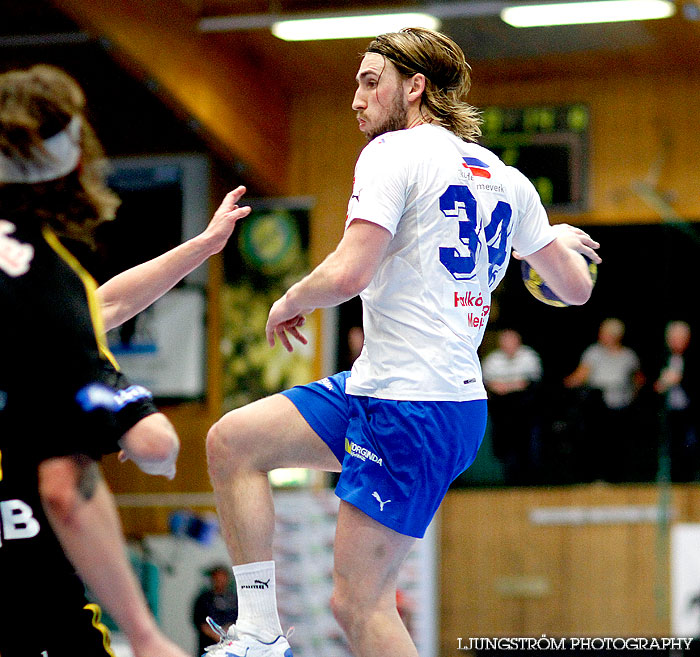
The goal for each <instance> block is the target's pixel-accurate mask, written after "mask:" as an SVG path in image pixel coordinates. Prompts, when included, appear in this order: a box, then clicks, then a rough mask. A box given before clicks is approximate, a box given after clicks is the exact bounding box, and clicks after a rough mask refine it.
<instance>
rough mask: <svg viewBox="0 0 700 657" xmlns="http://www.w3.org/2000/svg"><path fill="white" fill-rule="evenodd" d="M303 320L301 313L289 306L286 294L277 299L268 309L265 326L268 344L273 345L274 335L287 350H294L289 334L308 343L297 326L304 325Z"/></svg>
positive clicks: (302, 342)
mask: <svg viewBox="0 0 700 657" xmlns="http://www.w3.org/2000/svg"><path fill="white" fill-rule="evenodd" d="M305 321H306V319H305V317H304V315H303V314H301V313H299V312H296V311H294V310H292V309H291V308H289V304H288V302H287V298H286V296H284V297H282V298H281V299H278V300H277V301H275V303H274V304H273V305H272V308H271V309H270V314H269V316H268V318H267V324H266V326H265V335H266V336H267V342H268V344H269V345H270V346H271V347H274V346H275V336H277V337H278V338H279V340H280V342H281V343H282V346H283V347H284V348H285V349H286V350H287V351H289V352H292V351H294V345H293V344H292V342H291V340H290V339H289V336H292V337H293V338H294V339H295V340H297V341H298V342H300V343H301V344H308V342H309V341H308V340H307V339H306V338H305V337H304V335H303V334H302V333H301V332H300V331H299V328H300V327H302V326H303V325H304V322H305Z"/></svg>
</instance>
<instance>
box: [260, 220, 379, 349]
mask: <svg viewBox="0 0 700 657" xmlns="http://www.w3.org/2000/svg"><path fill="white" fill-rule="evenodd" d="M390 241H391V233H390V232H389V231H388V230H387V229H386V228H383V227H382V226H379V225H378V224H374V223H372V222H370V221H365V220H364V219H355V221H353V222H352V223H351V224H350V226H348V228H347V230H346V231H345V235H344V236H343V239H342V240H340V243H339V244H338V246H337V247H336V249H335V251H333V253H331V254H330V255H329V256H328V257H327V258H326V259H325V260H324V261H323V262H322V263H321V264H320V265H319V266H318V267H316V268H315V269H314V270H313V271H312V272H311V273H310V274H309V275H308V276H306V277H305V278H303V279H302V280H300V281H299V282H298V283H295V284H294V285H292V287H290V288H289V290H287V293H286V294H285V295H284V296H283V297H282V298H281V299H278V300H277V301H276V302H275V303H274V305H273V306H272V309H271V310H270V315H269V317H268V319H267V326H266V328H265V333H266V334H267V341H268V342H269V344H270V346H274V344H275V336H277V337H278V338H279V339H280V342H282V344H283V345H284V348H285V349H286V350H287V351H292V350H293V346H292V343H291V342H290V340H289V336H288V335H287V333H289V335H291V336H292V337H294V338H295V339H296V340H298V341H299V342H301V343H302V344H306V338H305V337H304V336H303V335H302V334H301V333H300V332H299V327H300V326H302V325H303V323H304V317H305V316H306V315H308V314H309V313H310V312H312V311H313V310H314V309H316V308H329V307H331V306H337V305H338V304H341V303H343V302H344V301H347V300H348V299H352V298H353V297H355V296H357V295H358V294H359V293H360V292H362V290H364V289H365V288H366V287H367V286H368V285H369V283H370V281H371V280H372V277H373V276H374V274H375V272H376V271H377V268H378V267H379V265H380V263H381V262H382V259H383V258H384V254H385V253H386V249H387V247H388V246H389V242H390Z"/></svg>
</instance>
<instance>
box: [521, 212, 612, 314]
mask: <svg viewBox="0 0 700 657" xmlns="http://www.w3.org/2000/svg"><path fill="white" fill-rule="evenodd" d="M555 228H556V230H557V236H556V238H555V239H554V240H552V241H551V242H550V243H549V244H547V245H546V246H544V247H542V248H541V249H539V250H538V251H535V252H534V253H531V254H530V255H528V256H526V257H525V258H524V259H525V260H527V262H528V263H529V264H530V266H531V267H532V268H533V269H535V270H536V271H537V273H538V274H539V275H540V276H542V278H543V279H544V280H545V282H546V283H547V285H549V287H550V288H552V290H553V291H554V293H555V294H556V295H557V296H559V298H561V299H562V300H563V301H565V302H566V303H568V304H570V305H573V306H580V305H583V304H584V303H586V301H588V299H590V297H591V292H592V291H593V281H592V280H591V275H590V273H589V271H588V263H587V262H586V258H588V259H589V260H591V261H592V262H595V263H596V264H600V263H601V262H602V260H601V258H600V256H599V255H598V254H597V253H596V249H598V248H599V247H600V244H599V243H598V242H596V241H595V240H594V239H593V238H591V236H590V235H589V234H588V233H586V232H585V231H583V230H581V229H580V228H575V227H574V226H569V225H568V224H559V225H558V226H555ZM514 256H515V257H516V258H520V256H518V254H514ZM584 256H586V258H584ZM521 259H522V258H521Z"/></svg>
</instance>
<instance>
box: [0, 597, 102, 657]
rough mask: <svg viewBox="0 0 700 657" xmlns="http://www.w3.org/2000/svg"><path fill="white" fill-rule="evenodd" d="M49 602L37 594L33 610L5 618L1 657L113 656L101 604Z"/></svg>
mask: <svg viewBox="0 0 700 657" xmlns="http://www.w3.org/2000/svg"><path fill="white" fill-rule="evenodd" d="M47 586H51V585H50V584H47ZM46 602H47V601H46V599H45V598H44V596H42V594H41V591H37V596H36V600H35V601H34V605H35V606H34V608H27V607H26V606H25V607H24V613H23V616H22V617H21V618H15V619H12V620H11V619H8V618H4V619H3V621H2V623H1V624H2V626H3V629H2V634H1V636H0V655H2V657H114V653H113V652H112V650H111V649H110V635H109V630H108V628H107V627H106V626H105V625H104V624H103V623H102V610H101V609H100V607H99V606H98V605H96V604H94V603H88V602H87V600H81V601H79V602H77V601H76V602H75V603H67V602H65V601H62V602H61V603H59V604H55V605H53V604H52V605H48V606H47V605H46ZM13 604H14V603H13ZM3 615H5V614H4V613H3ZM6 624H7V625H6Z"/></svg>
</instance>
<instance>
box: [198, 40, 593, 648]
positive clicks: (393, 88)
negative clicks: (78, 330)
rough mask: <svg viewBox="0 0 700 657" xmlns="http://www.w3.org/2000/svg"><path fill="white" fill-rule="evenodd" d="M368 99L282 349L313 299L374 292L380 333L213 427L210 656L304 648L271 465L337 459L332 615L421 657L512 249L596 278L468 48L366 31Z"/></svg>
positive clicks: (578, 281) (317, 302) (366, 298)
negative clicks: (342, 204)
mask: <svg viewBox="0 0 700 657" xmlns="http://www.w3.org/2000/svg"><path fill="white" fill-rule="evenodd" d="M357 84H358V88H357V91H356V93H355V98H354V101H353V104H352V107H353V110H354V111H355V112H356V113H357V118H358V122H359V127H360V130H361V131H362V132H363V133H364V134H365V135H366V136H367V138H368V140H370V143H369V145H368V146H367V147H366V148H365V149H364V150H363V152H362V154H361V155H360V157H359V160H358V162H357V165H356V169H355V182H354V189H353V191H352V197H351V199H350V204H349V208H348V215H347V221H346V229H345V234H344V236H343V238H342V240H341V241H340V243H339V244H338V246H337V248H336V250H335V251H334V252H333V253H331V254H330V255H329V256H328V257H327V258H326V259H325V260H324V261H323V262H322V263H321V264H320V265H319V266H318V267H316V269H314V271H312V272H311V274H309V275H308V276H307V277H305V278H304V279H303V280H301V281H300V282H299V283H297V284H295V285H293V286H292V287H291V288H290V289H289V290H288V291H287V293H286V294H285V295H284V296H283V297H282V298H281V299H279V300H278V301H277V302H276V303H275V304H274V305H273V307H272V309H271V311H270V315H269V318H268V323H267V329H266V332H267V337H268V341H269V342H270V344H274V342H275V338H276V337H277V338H279V340H280V341H281V342H282V344H283V345H284V346H285V348H287V349H288V350H291V349H292V348H293V347H292V343H291V341H290V339H291V338H294V339H296V340H299V341H300V342H302V343H304V342H306V339H305V338H304V337H303V335H302V334H301V333H300V331H299V327H300V326H301V325H302V324H303V322H304V317H305V316H306V315H307V314H308V313H310V312H312V311H313V310H314V309H315V308H323V307H329V306H335V305H338V304H340V303H342V302H344V301H346V300H348V299H350V298H352V297H354V296H356V295H357V294H360V293H361V296H362V301H363V315H364V318H363V325H364V330H365V344H364V347H363V350H362V353H361V355H360V357H359V358H358V359H357V360H356V361H355V363H354V365H353V368H352V373H348V372H343V373H340V374H337V375H335V376H333V377H330V378H327V379H323V380H322V381H319V382H316V383H312V384H310V385H308V386H303V387H299V388H293V389H292V390H289V391H286V392H285V393H283V394H280V395H273V396H272V397H268V398H266V399H263V400H259V401H256V402H254V403H252V404H250V405H248V406H246V407H243V408H241V409H238V410H235V411H233V412H231V413H228V414H227V415H226V416H224V417H223V418H222V419H221V420H220V421H219V422H218V423H217V424H216V425H215V426H214V427H213V428H212V429H211V431H210V433H209V436H208V439H207V447H208V457H209V467H210V475H211V477H212V481H213V484H214V489H215V493H216V498H217V504H218V509H219V513H220V516H221V521H222V531H223V534H224V537H225V540H226V542H227V545H228V548H229V551H230V554H231V557H232V559H233V563H234V564H237V565H236V566H234V569H233V570H234V575H235V578H236V582H237V586H238V605H239V606H238V609H239V615H238V621H237V624H236V628H235V629H233V630H230V631H229V633H228V636H227V637H224V638H222V641H221V642H220V643H219V644H218V646H217V647H216V648H215V649H214V651H213V654H216V655H229V656H234V655H235V656H242V655H247V657H291V655H292V651H291V649H290V648H289V644H288V642H287V640H286V638H285V637H284V636H283V635H282V629H281V627H280V621H279V617H278V614H277V608H276V600H275V573H274V562H273V561H272V538H273V531H274V509H273V504H272V498H271V493H270V488H269V484H268V481H267V472H268V471H269V470H272V469H274V468H278V467H288V466H301V467H309V468H317V469H322V470H328V471H335V472H338V471H341V470H342V473H341V475H340V478H339V482H338V486H337V488H336V493H337V494H338V496H339V497H340V498H341V503H340V511H339V515H338V526H337V532H336V539H335V572H334V592H333V596H332V600H331V606H332V608H333V612H334V614H335V616H336V618H337V620H338V622H339V623H340V625H341V626H342V628H343V630H344V631H345V634H346V635H347V637H348V640H349V643H350V648H351V650H352V652H353V654H354V655H357V656H358V657H375V656H376V657H379V656H381V657H392V656H397V657H398V656H400V657H411V656H413V657H416V656H417V654H418V653H417V652H416V648H415V646H414V644H413V642H412V640H411V637H410V636H409V634H408V632H407V631H406V628H405V627H404V625H403V623H402V622H401V619H400V617H399V614H398V611H397V608H396V578H397V574H398V571H399V568H400V566H401V564H402V562H403V561H404V558H405V557H406V555H407V553H408V551H409V550H410V549H411V547H412V545H413V544H414V542H415V539H416V537H422V536H423V534H424V532H425V530H426V528H427V526H428V524H429V523H430V520H431V519H432V517H433V514H434V513H435V511H436V510H437V508H438V506H439V504H440V502H441V501H442V498H443V496H444V495H445V492H446V491H447V489H448V486H449V485H450V483H451V482H452V480H453V479H454V478H455V477H456V476H458V475H459V474H460V473H461V472H462V471H463V470H464V469H465V468H467V467H468V466H469V465H470V464H471V462H472V461H473V460H474V457H475V455H476V452H477V449H478V447H479V444H480V442H481V439H482V436H483V433H484V427H485V424H486V391H485V389H484V386H483V383H482V380H481V370H480V366H479V362H478V358H477V353H476V350H477V347H478V346H479V343H480V341H481V339H482V336H483V333H484V328H485V326H486V323H487V321H488V316H489V309H490V303H491V291H492V290H493V289H494V288H495V287H496V285H497V284H498V282H499V281H500V279H501V278H502V277H503V275H504V273H505V268H506V265H507V263H508V259H509V256H510V250H511V245H513V246H515V248H516V249H517V250H518V254H519V257H521V258H522V257H526V258H527V259H528V261H529V262H530V263H531V264H532V265H533V266H534V267H535V268H536V269H537V271H538V272H539V273H540V274H542V275H543V277H544V278H545V280H546V281H547V282H548V283H549V284H550V285H551V286H552V288H553V289H554V290H556V292H557V293H558V294H559V295H560V296H561V297H562V298H564V299H566V300H567V301H568V302H570V303H574V304H581V303H584V302H585V301H586V300H587V299H588V298H589V296H590V293H591V288H592V284H591V279H590V276H589V275H588V270H587V267H586V261H585V259H584V258H583V256H582V255H581V254H586V255H587V256H588V257H589V258H591V259H593V260H594V261H595V262H600V258H599V257H598V256H597V254H596V253H595V250H594V249H596V248H597V247H598V244H597V243H596V242H594V241H593V240H592V239H591V238H590V237H589V236H588V235H586V234H585V233H583V231H580V230H577V229H574V228H571V227H568V226H563V227H559V228H558V229H557V230H555V229H553V228H552V227H551V226H550V225H549V223H548V221H547V216H546V213H545V211H544V209H543V207H542V205H541V203H540V201H539V198H538V196H537V193H536V192H535V189H534V187H533V186H532V184H531V183H530V182H529V181H528V180H527V179H526V178H525V177H524V176H523V175H522V174H521V173H519V172H518V171H516V170H515V169H512V168H510V167H506V166H505V165H504V164H503V163H502V162H501V161H500V160H499V159H498V158H497V157H496V156H495V155H494V154H493V153H491V152H489V151H487V150H486V149H484V148H481V147H480V146H477V145H476V144H475V143H473V142H474V140H475V139H476V138H477V137H478V136H479V134H480V130H479V118H478V114H477V112H476V110H475V109H474V108H473V107H471V106H470V105H468V104H467V103H466V102H465V96H466V94H467V91H468V89H469V85H470V76H469V66H468V64H467V62H466V61H465V58H464V54H463V53H462V51H461V50H460V49H459V47H458V46H457V45H456V44H455V43H454V42H453V41H452V40H451V39H449V38H447V37H446V36H444V35H442V34H439V33H437V32H433V31H430V30H425V29H419V28H407V29H405V30H402V31H401V32H399V33H392V34H385V35H383V36H380V37H378V38H377V39H375V40H374V41H373V42H372V43H371V44H370V46H369V48H368V50H367V52H366V54H365V56H364V58H363V60H362V62H361V64H360V69H359V72H358V74H357Z"/></svg>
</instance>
